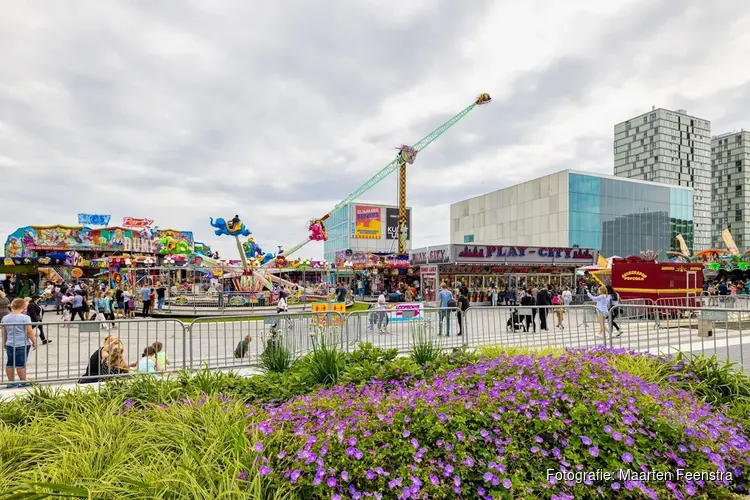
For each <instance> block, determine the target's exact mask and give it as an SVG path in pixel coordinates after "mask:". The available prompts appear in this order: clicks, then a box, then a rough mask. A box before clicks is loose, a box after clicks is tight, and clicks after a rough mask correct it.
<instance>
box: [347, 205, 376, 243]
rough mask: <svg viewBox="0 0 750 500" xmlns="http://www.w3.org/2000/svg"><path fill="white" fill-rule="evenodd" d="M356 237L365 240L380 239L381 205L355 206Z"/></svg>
mask: <svg viewBox="0 0 750 500" xmlns="http://www.w3.org/2000/svg"><path fill="white" fill-rule="evenodd" d="M354 220H355V223H354V237H355V238H358V239H365V240H379V239H380V222H381V221H380V207H372V206H365V205H356V206H355V207H354Z"/></svg>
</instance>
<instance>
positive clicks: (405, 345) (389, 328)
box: [346, 302, 468, 353]
mask: <svg viewBox="0 0 750 500" xmlns="http://www.w3.org/2000/svg"><path fill="white" fill-rule="evenodd" d="M407 304H415V305H416V304H420V303H419V302H411V303H407ZM461 319H464V321H463V324H459V321H460V319H459V311H458V309H457V308H455V307H452V308H446V309H440V308H429V307H422V308H419V309H386V310H385V311H378V310H375V309H369V310H366V311H356V312H352V313H349V314H347V315H346V338H347V342H346V344H347V345H348V346H349V348H350V349H352V348H354V347H355V346H356V345H357V344H359V343H360V342H370V343H372V344H374V345H376V346H378V347H382V348H385V349H394V348H395V349H398V350H399V352H401V353H409V352H411V351H412V349H413V347H414V345H415V344H417V343H422V342H425V341H429V342H434V343H436V345H437V346H439V347H440V348H443V349H450V348H458V347H461V346H463V345H465V344H466V341H465V339H466V338H467V337H468V334H467V333H466V332H464V330H465V328H464V327H465V318H461Z"/></svg>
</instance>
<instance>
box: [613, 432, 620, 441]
mask: <svg viewBox="0 0 750 500" xmlns="http://www.w3.org/2000/svg"><path fill="white" fill-rule="evenodd" d="M612 439H614V440H615V441H621V440H622V434H620V433H619V432H616V431H615V432H613V433H612Z"/></svg>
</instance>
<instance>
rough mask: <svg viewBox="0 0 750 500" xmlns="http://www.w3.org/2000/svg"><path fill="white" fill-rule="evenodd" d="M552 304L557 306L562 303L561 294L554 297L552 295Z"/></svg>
mask: <svg viewBox="0 0 750 500" xmlns="http://www.w3.org/2000/svg"><path fill="white" fill-rule="evenodd" d="M552 305H555V306H557V305H560V297H559V296H557V295H555V296H554V297H552Z"/></svg>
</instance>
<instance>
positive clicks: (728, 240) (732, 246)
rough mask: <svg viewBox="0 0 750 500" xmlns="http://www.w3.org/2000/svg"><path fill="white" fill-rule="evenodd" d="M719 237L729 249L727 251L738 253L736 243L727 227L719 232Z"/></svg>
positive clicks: (733, 253)
mask: <svg viewBox="0 0 750 500" xmlns="http://www.w3.org/2000/svg"><path fill="white" fill-rule="evenodd" d="M721 239H723V240H724V244H725V245H726V246H727V250H729V253H731V254H732V255H735V256H737V255H739V254H740V251H739V250H738V249H737V244H736V243H735V242H734V238H732V233H731V232H730V231H729V229H725V230H723V231H722V232H721Z"/></svg>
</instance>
